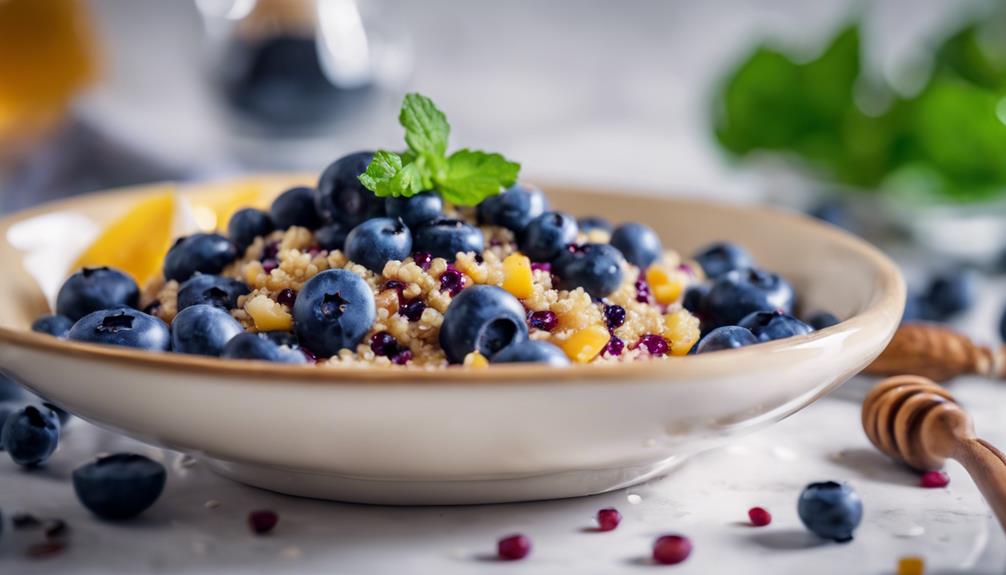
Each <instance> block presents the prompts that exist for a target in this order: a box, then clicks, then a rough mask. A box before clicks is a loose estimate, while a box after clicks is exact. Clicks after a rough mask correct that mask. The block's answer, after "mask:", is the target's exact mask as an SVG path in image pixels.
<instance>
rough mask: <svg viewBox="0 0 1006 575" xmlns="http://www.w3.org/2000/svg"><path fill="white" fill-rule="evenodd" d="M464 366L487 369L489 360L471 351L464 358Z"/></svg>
mask: <svg viewBox="0 0 1006 575" xmlns="http://www.w3.org/2000/svg"><path fill="white" fill-rule="evenodd" d="M464 366H465V367H470V368H473V369H483V368H486V367H489V360H488V359H486V356H484V355H482V354H481V353H479V352H477V351H473V352H471V353H469V354H468V355H466V356H465V361H464Z"/></svg>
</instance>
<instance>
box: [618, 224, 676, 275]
mask: <svg viewBox="0 0 1006 575" xmlns="http://www.w3.org/2000/svg"><path fill="white" fill-rule="evenodd" d="M611 245H613V246H615V247H616V248H618V251H620V252H622V255H623V256H625V259H626V261H628V262H629V263H630V264H632V265H634V266H636V267H638V268H639V269H640V270H645V269H646V268H648V267H650V264H652V263H653V262H655V261H657V260H658V259H659V258H660V257H661V256H662V255H663V253H664V248H663V246H662V245H661V243H660V237H659V236H657V233H656V232H654V231H653V229H652V228H650V227H649V226H646V225H644V224H640V223H636V222H629V223H626V224H622V225H620V226H618V227H617V228H615V231H614V232H612V233H611Z"/></svg>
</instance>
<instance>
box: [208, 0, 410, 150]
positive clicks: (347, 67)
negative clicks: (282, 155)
mask: <svg viewBox="0 0 1006 575" xmlns="http://www.w3.org/2000/svg"><path fill="white" fill-rule="evenodd" d="M196 6H197V7H198V8H199V11H200V13H201V14H202V16H203V21H204V24H205V28H206V35H207V38H208V40H209V42H210V48H211V51H212V53H211V59H212V66H213V68H214V72H215V73H214V76H215V78H216V79H217V82H218V84H219V87H220V88H221V90H222V93H223V94H224V96H225V98H226V101H227V102H228V103H229V104H230V105H231V107H232V108H233V109H234V110H236V111H238V112H239V113H240V115H241V116H242V117H243V118H244V119H247V120H250V121H251V122H254V123H255V124H256V125H257V126H259V127H264V128H267V129H268V130H269V131H271V132H276V131H280V132H294V133H305V132H306V133H312V132H318V131H323V130H326V129H330V125H331V123H332V122H334V121H337V120H338V118H339V117H340V116H344V115H346V114H348V113H353V112H358V111H359V108H360V107H361V106H366V105H367V103H368V101H370V100H371V99H372V96H373V94H372V92H373V91H374V90H375V89H379V88H382V87H389V88H392V89H397V87H398V86H399V85H401V84H404V82H405V80H406V79H407V77H408V75H409V73H410V72H411V69H412V53H411V44H410V42H409V41H408V38H407V37H406V34H405V32H404V31H403V30H402V29H400V28H399V27H397V26H396V24H395V23H394V22H393V21H389V19H388V18H387V17H386V16H387V14H385V12H390V11H388V10H382V8H383V7H382V6H381V3H380V2H358V1H357V0H196ZM378 15H379V16H381V17H380V18H378V17H377V16H378Z"/></svg>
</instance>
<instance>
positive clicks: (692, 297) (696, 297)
mask: <svg viewBox="0 0 1006 575" xmlns="http://www.w3.org/2000/svg"><path fill="white" fill-rule="evenodd" d="M711 287H712V285H711V284H707V283H701V284H695V285H691V286H688V289H686V290H685V295H684V298H682V300H681V307H683V308H685V309H686V310H688V311H689V312H691V313H692V314H693V315H697V314H699V313H700V312H701V310H702V302H703V300H705V298H706V294H708V293H709V289H710V288H711Z"/></svg>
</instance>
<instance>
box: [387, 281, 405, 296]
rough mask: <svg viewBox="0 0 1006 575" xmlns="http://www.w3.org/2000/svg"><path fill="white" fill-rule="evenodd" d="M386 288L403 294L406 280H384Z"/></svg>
mask: <svg viewBox="0 0 1006 575" xmlns="http://www.w3.org/2000/svg"><path fill="white" fill-rule="evenodd" d="M384 289H393V290H395V291H396V292H398V293H399V295H401V293H402V290H404V289H405V282H401V281H398V280H388V281H386V282H384Z"/></svg>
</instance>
